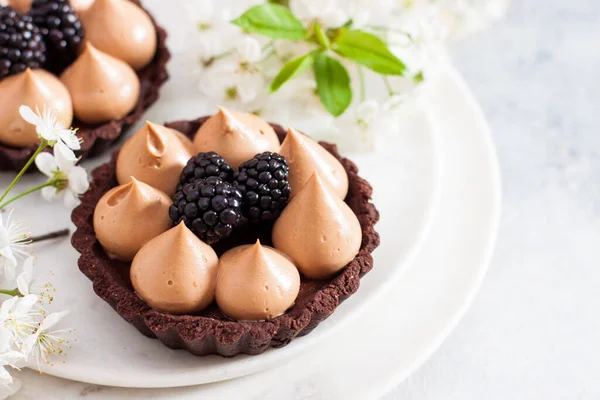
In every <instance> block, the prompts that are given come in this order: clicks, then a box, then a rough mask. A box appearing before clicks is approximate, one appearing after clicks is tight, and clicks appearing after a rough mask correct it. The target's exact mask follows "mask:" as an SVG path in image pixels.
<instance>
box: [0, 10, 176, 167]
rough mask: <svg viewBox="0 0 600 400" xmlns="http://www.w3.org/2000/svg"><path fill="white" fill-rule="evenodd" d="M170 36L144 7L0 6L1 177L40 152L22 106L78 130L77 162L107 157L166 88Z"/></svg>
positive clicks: (36, 138)
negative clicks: (51, 113)
mask: <svg viewBox="0 0 600 400" xmlns="http://www.w3.org/2000/svg"><path fill="white" fill-rule="evenodd" d="M166 36H167V34H166V32H165V31H164V30H163V29H162V28H161V27H159V26H158V25H156V23H155V21H154V19H153V18H152V16H150V14H148V12H147V11H146V10H145V9H144V8H142V5H141V3H140V0H8V6H0V99H1V100H0V102H2V104H0V105H1V106H2V107H0V122H3V123H2V124H1V125H0V170H20V169H21V168H22V167H23V165H24V164H25V163H26V162H27V160H28V159H29V158H30V157H31V155H32V154H33V153H34V151H35V150H36V148H37V145H38V141H39V139H38V137H37V134H36V133H35V131H34V127H32V126H25V125H24V124H23V123H22V122H21V117H20V115H19V112H18V110H19V106H21V105H26V106H29V107H30V108H31V109H33V110H36V108H38V109H40V111H43V109H44V108H47V109H52V110H54V111H55V112H56V114H57V118H58V120H59V121H60V122H61V123H62V124H63V125H64V126H65V127H70V126H75V127H77V128H78V131H77V135H78V136H79V137H80V138H81V139H82V143H81V150H80V151H79V152H78V155H79V156H81V157H83V158H85V157H91V156H94V155H97V154H99V153H101V152H103V151H104V150H106V149H107V148H108V147H109V146H110V145H112V144H113V143H114V142H115V141H116V140H118V139H119V138H120V137H121V135H122V134H123V133H125V131H126V130H127V129H128V128H129V127H130V126H131V125H133V124H135V123H136V122H137V121H138V120H139V119H140V118H141V116H142V114H143V113H144V111H145V110H146V109H148V108H149V107H150V106H151V105H152V104H153V103H154V102H155V101H156V100H157V99H158V96H159V89H160V87H161V86H162V84H163V83H164V82H165V81H166V80H167V78H168V75H167V70H166V64H167V61H168V60H169V58H170V53H169V51H168V49H167V48H166V45H165V40H166Z"/></svg>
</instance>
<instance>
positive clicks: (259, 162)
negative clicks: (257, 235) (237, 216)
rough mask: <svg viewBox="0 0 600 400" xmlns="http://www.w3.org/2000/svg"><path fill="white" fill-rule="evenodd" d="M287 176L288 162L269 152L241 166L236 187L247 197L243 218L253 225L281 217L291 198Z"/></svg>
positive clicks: (235, 181)
mask: <svg viewBox="0 0 600 400" xmlns="http://www.w3.org/2000/svg"><path fill="white" fill-rule="evenodd" d="M288 175H289V167H288V164H287V160H286V159H285V158H284V157H282V156H281V155H279V154H277V153H271V152H268V151H267V152H264V153H262V154H257V155H256V156H254V158H252V159H250V160H248V161H246V162H244V163H242V165H240V168H239V169H238V170H237V171H236V172H235V174H234V177H233V180H234V183H233V184H234V186H235V187H237V188H239V189H240V191H241V192H242V194H243V196H244V202H243V203H244V215H245V216H246V217H247V218H248V219H249V220H250V221H251V222H261V221H265V222H266V221H273V220H274V219H276V218H277V217H279V215H280V214H281V211H283V209H284V208H285V206H286V205H287V203H288V200H289V198H290V185H289V183H288Z"/></svg>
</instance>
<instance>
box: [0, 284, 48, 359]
mask: <svg viewBox="0 0 600 400" xmlns="http://www.w3.org/2000/svg"><path fill="white" fill-rule="evenodd" d="M37 302H38V296H36V295H34V294H29V295H27V296H24V297H18V296H14V297H11V298H10V299H8V300H5V301H4V302H3V303H2V305H1V306H0V337H1V338H2V341H1V342H0V348H2V347H7V346H6V342H5V341H6V340H7V339H9V340H12V341H13V342H14V344H16V346H17V348H18V349H19V350H22V346H23V344H24V342H25V340H26V339H27V338H28V337H29V336H30V335H31V334H32V333H33V332H34V330H35V328H36V326H37V325H38V324H37V318H38V317H39V315H40V311H39V310H38V309H36V308H34V306H35V304H36V303H37Z"/></svg>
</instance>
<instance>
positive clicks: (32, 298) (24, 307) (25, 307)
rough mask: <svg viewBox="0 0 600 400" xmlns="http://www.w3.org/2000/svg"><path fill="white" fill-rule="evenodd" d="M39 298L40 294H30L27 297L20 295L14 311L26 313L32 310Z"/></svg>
mask: <svg viewBox="0 0 600 400" xmlns="http://www.w3.org/2000/svg"><path fill="white" fill-rule="evenodd" d="M38 300H39V298H38V296H37V295H35V294H28V295H27V296H25V297H19V301H18V302H17V304H16V305H15V306H14V312H15V313H17V314H19V313H22V314H26V313H27V312H29V310H31V308H32V307H33V306H34V304H35V303H37V302H38Z"/></svg>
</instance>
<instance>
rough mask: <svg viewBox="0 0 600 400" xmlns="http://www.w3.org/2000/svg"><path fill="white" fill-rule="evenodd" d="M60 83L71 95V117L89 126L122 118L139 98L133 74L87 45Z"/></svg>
mask: <svg viewBox="0 0 600 400" xmlns="http://www.w3.org/2000/svg"><path fill="white" fill-rule="evenodd" d="M60 79H61V81H62V82H63V83H64V84H65V86H66V87H67V89H68V90H69V93H71V98H72V99H73V110H74V112H75V117H76V118H77V119H79V120H80V121H83V122H86V123H89V124H99V123H102V122H107V121H112V120H117V119H121V118H123V117H124V116H125V115H127V114H129V113H130V112H131V110H133V107H135V105H136V103H137V101H138V97H139V95H140V80H139V78H138V76H137V75H136V73H135V71H134V70H133V69H132V68H131V67H130V66H129V65H127V64H126V63H125V62H123V61H121V60H119V59H118V58H114V57H112V56H110V55H108V54H106V53H103V52H102V51H100V50H98V49H96V48H95V47H94V46H93V45H92V44H91V43H90V42H88V43H86V45H85V48H84V50H83V52H82V53H81V55H80V56H79V57H78V58H77V60H75V62H74V63H73V64H71V65H70V66H69V67H68V68H67V69H66V70H65V71H64V72H63V73H62V74H61V76H60Z"/></svg>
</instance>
